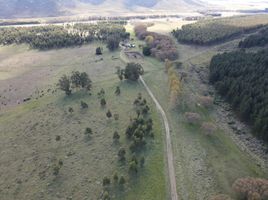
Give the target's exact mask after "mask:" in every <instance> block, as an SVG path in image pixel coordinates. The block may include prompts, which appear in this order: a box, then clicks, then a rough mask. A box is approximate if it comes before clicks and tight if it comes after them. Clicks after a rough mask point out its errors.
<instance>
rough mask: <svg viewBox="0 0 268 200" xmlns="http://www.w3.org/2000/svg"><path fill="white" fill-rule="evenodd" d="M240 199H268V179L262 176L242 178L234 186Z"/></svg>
mask: <svg viewBox="0 0 268 200" xmlns="http://www.w3.org/2000/svg"><path fill="white" fill-rule="evenodd" d="M232 188H233V190H234V191H235V193H236V195H237V197H238V198H240V199H250V200H251V199H252V200H262V199H268V180H265V179H260V178H242V179H238V180H236V181H235V182H234V184H233V186H232Z"/></svg>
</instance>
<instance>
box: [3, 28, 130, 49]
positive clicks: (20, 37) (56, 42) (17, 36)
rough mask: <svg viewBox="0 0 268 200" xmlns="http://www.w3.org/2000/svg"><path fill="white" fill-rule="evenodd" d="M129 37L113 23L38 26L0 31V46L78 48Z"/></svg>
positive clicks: (123, 29)
mask: <svg viewBox="0 0 268 200" xmlns="http://www.w3.org/2000/svg"><path fill="white" fill-rule="evenodd" d="M128 37H129V34H128V33H126V30H125V28H124V27H123V25H120V24H114V23H98V24H76V25H74V26H71V25H67V26H65V27H64V26H52V25H51V26H40V27H18V28H2V29H0V44H3V45H9V44H14V43H16V44H22V43H26V44H29V45H30V46H31V47H32V48H36V49H41V50H43V49H52V48H62V47H70V46H78V45H82V44H86V43H90V42H92V41H94V40H99V41H103V42H107V41H108V40H111V39H113V38H116V41H118V38H119V40H123V39H126V38H128Z"/></svg>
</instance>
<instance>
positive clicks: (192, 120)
mask: <svg viewBox="0 0 268 200" xmlns="http://www.w3.org/2000/svg"><path fill="white" fill-rule="evenodd" d="M184 116H185V118H186V120H187V122H188V123H189V124H198V123H199V122H200V120H201V116H200V115H199V114H198V113H192V112H186V113H185V114H184Z"/></svg>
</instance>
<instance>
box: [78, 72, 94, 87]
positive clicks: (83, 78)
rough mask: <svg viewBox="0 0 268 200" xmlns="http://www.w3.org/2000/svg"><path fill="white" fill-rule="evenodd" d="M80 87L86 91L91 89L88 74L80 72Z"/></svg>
mask: <svg viewBox="0 0 268 200" xmlns="http://www.w3.org/2000/svg"><path fill="white" fill-rule="evenodd" d="M79 78H80V85H81V87H82V88H86V89H87V90H90V89H91V80H90V78H89V77H88V74H87V73H86V72H82V73H81V74H80V77H79Z"/></svg>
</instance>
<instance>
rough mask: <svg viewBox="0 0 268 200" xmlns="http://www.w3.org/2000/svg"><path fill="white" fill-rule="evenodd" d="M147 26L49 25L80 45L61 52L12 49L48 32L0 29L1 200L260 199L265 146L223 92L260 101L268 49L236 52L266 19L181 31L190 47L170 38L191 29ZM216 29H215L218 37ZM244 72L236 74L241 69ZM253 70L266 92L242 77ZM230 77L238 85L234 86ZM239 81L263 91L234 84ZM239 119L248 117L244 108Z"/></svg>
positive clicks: (219, 22)
mask: <svg viewBox="0 0 268 200" xmlns="http://www.w3.org/2000/svg"><path fill="white" fill-rule="evenodd" d="M241 19H247V21H246V22H241ZM150 23H151V24H150V25H151V26H149V27H148V24H149V23H148V22H146V24H143V23H142V20H141V23H138V22H135V23H127V24H125V22H122V23H121V22H120V23H112V27H119V28H118V29H117V28H116V29H113V28H111V29H110V28H109V30H106V29H105V25H104V26H101V27H104V28H99V26H98V24H97V25H94V26H93V25H92V24H76V25H74V26H72V27H71V28H70V27H69V28H67V29H65V28H64V27H62V26H59V27H58V28H55V27H54V26H53V28H52V29H53V30H52V33H54V30H55V29H57V30H55V31H56V32H57V33H58V32H61V31H63V32H67V34H69V33H68V31H70V30H71V29H75V30H76V31H78V34H77V37H79V38H80V39H81V38H82V42H81V41H80V42H81V43H79V45H78V46H77V44H75V45H67V44H68V42H67V43H64V44H66V46H65V45H60V46H57V48H55V47H54V46H53V47H52V48H33V46H32V45H29V44H31V43H30V42H25V40H23V42H16V38H20V36H18V35H21V33H22V32H20V31H21V30H23V34H22V35H24V31H26V30H40V29H41V30H44V29H46V28H44V27H39V28H36V29H35V28H30V29H4V30H8V31H9V33H12V31H15V36H14V37H12V34H11V36H10V37H11V38H13V39H12V40H11V41H12V42H10V43H6V44H5V45H4V46H0V141H1V145H0V152H1V154H0V161H1V162H0V196H1V197H2V198H3V199H5V200H13V199H20V200H24V199H25V200H31V199H33V200H35V199H68V200H71V199H101V200H108V199H116V200H136V199H141V200H150V199H156V200H163V199H171V198H172V197H171V196H173V199H174V197H175V199H176V196H178V199H182V200H188V199H191V200H199V199H202V200H208V199H209V200H213V199H214V200H215V199H218V198H219V197H222V198H223V196H222V195H224V197H225V198H227V199H228V198H229V197H230V198H232V199H239V195H242V196H243V195H245V194H244V193H243V192H244V191H246V192H247V191H248V188H246V186H248V185H250V192H249V193H247V194H246V195H247V196H245V197H246V198H248V199H250V198H252V196H250V195H251V193H252V194H254V195H256V193H257V195H259V196H260V197H262V198H264V199H265V198H266V196H265V192H267V190H268V183H267V180H266V179H267V177H268V171H267V169H268V156H267V152H266V151H267V144H266V143H264V142H262V141H261V140H258V139H257V138H256V137H254V135H253V134H252V133H253V132H252V130H251V129H250V127H249V126H247V125H246V124H245V123H244V122H242V121H241V120H240V118H239V116H238V115H237V113H236V112H235V111H234V110H233V109H232V108H231V107H230V106H228V104H227V103H226V102H225V100H224V99H222V96H220V95H219V93H218V91H220V88H221V87H223V88H226V87H228V89H229V91H230V92H233V93H234V94H233V95H230V96H231V97H233V96H237V95H235V94H236V93H237V92H236V89H237V88H235V87H232V85H241V89H243V88H246V89H252V88H253V90H252V91H246V92H245V93H243V94H244V95H248V94H252V92H253V93H254V92H256V93H257V94H256V95H255V97H256V98H257V99H254V98H253V99H251V98H248V96H246V98H243V97H244V96H239V97H240V99H238V100H239V101H241V102H242V103H241V105H245V104H247V103H246V102H248V100H250V101H253V102H254V101H263V102H266V100H263V98H265V94H264V93H263V92H262V91H261V89H260V88H262V87H264V86H265V80H266V79H265V75H266V73H265V68H264V67H263V66H264V65H265V62H266V60H265V58H266V57H267V55H266V54H267V51H260V52H259V53H256V52H257V51H256V49H255V48H249V49H244V50H243V51H245V52H238V51H239V49H240V48H239V43H240V42H241V41H243V40H244V39H245V38H247V37H248V36H249V37H250V36H251V35H252V34H255V33H254V31H252V32H251V31H249V30H253V29H254V30H256V29H259V28H260V27H261V26H262V25H264V24H266V23H268V18H267V16H266V15H265V16H264V15H263V16H247V17H241V16H240V17H236V18H221V19H215V20H207V21H199V22H197V23H194V24H190V25H185V27H188V28H189V27H190V28H189V30H190V33H191V34H189V37H190V38H192V39H193V38H194V37H196V35H198V36H200V37H197V38H196V39H197V41H196V42H195V41H193V40H192V39H189V41H190V43H189V44H185V42H186V41H181V40H180V39H179V41H181V43H178V42H177V39H178V38H177V36H178V35H176V34H177V33H178V32H180V31H184V30H186V29H188V28H186V29H184V28H182V30H180V29H178V30H176V31H174V32H173V35H174V36H175V37H172V33H171V30H172V29H174V28H175V24H173V22H170V21H160V22H159V21H157V20H156V21H152V22H150ZM185 23H192V22H185ZM213 24H214V25H215V24H216V25H215V26H217V27H218V26H219V25H220V26H221V27H222V29H221V30H217V31H218V32H216V30H215V26H214V25H213ZM102 25H103V24H102ZM180 25H181V23H178V24H177V27H179V28H180ZM201 25H202V26H201ZM92 27H93V28H92ZM227 27H228V28H227ZM50 28H51V27H50V26H49V27H47V29H49V30H47V31H48V32H50V31H51V30H50ZM18 30H19V33H18V32H17V31H18ZM90 30H93V32H94V33H92V34H91V36H94V39H92V40H90V42H87V41H86V40H84V39H85V38H86V37H85V36H83V35H81V34H80V33H82V32H83V33H84V32H90ZM113 30H114V31H113ZM111 31H112V32H113V33H114V34H112V36H113V37H110V38H109V37H108V36H109V35H111V34H110V33H111ZM248 31H249V32H248ZM34 33H36V32H34ZM207 33H210V35H206V34H207ZM8 35H10V34H8ZM26 35H27V34H26ZM60 35H61V36H60V37H58V38H60V40H62V39H63V38H62V37H64V34H60ZM71 35H72V34H71ZM205 35H206V37H205ZM234 35H236V37H233V36H234ZM24 36H25V35H24ZM2 37H3V35H2ZM33 37H36V36H33ZM0 38H1V36H0ZM21 38H23V39H25V37H21ZM52 38H54V36H53V37H52ZM67 38H68V37H67ZM4 40H5V41H7V40H8V39H7V38H5V39H4ZM40 41H43V40H42V39H40ZM216 41H217V42H216ZM214 42H216V43H214ZM2 43H5V42H2ZM193 43H195V44H193ZM200 44H210V45H209V46H208V45H207V46H205V45H203V46H202V45H200ZM66 47H68V48H66ZM259 48H265V46H261V47H258V50H259ZM167 50H169V51H167ZM226 52H227V53H226ZM218 54H220V55H218ZM265 56H266V57H265ZM241 57H242V58H244V60H242V59H240V58H241ZM230 58H232V59H230ZM254 59H257V60H262V61H261V62H260V65H258V67H256V69H258V70H252V68H253V67H255V64H254V63H255V62H257V61H256V60H254ZM211 60H212V62H211ZM233 60H234V61H236V62H235V63H233V62H232V61H233ZM224 63H227V64H228V67H226V66H225V65H222V64H224ZM240 63H243V66H244V68H243V69H242V68H239V67H238V66H236V65H239V66H240ZM233 66H235V69H236V70H234V71H233V69H234V68H233ZM254 69H255V68H254ZM237 70H239V71H237ZM222 71H223V72H222ZM253 71H254V72H255V71H256V72H258V73H259V76H258V77H261V78H262V79H260V80H262V81H261V83H259V82H258V80H259V79H258V80H257V79H256V76H252V77H251V76H250V77H249V76H247V75H249V74H250V72H253ZM219 72H222V73H220V75H224V76H220V75H219V74H218V73H219ZM229 72H232V73H229ZM236 73H238V75H239V74H243V75H244V76H243V77H240V78H239V79H235V78H233V77H236V76H237V74H236ZM140 75H142V78H141V79H140V80H139V76H140ZM209 75H210V76H209ZM227 75H234V76H231V77H228V76H227ZM257 75H258V74H257ZM212 77H214V79H212ZM215 77H216V78H215ZM82 78H84V79H82ZM243 78H245V79H246V81H247V82H249V81H248V80H251V81H250V82H251V83H252V84H255V86H256V87H257V88H259V89H254V87H251V86H250V87H248V85H247V84H246V85H244V84H241V82H245V80H244V79H243ZM226 79H228V80H229V79H230V81H224V80H226ZM209 81H212V82H213V83H214V82H215V85H216V87H215V89H216V90H215V89H214V87H213V85H210V82H209ZM218 82H221V84H218V85H217V83H218ZM223 84H224V85H223ZM224 94H225V93H224ZM224 94H222V95H224ZM266 96H267V95H266ZM229 100H230V101H231V103H232V101H233V99H232V98H230V99H229ZM158 104H160V105H158ZM256 105H257V106H258V108H259V107H260V106H262V105H264V104H262V103H260V104H256ZM244 108H246V109H244ZM255 108H256V109H255ZM258 108H257V107H254V113H257V112H258V113H259V114H260V116H261V117H262V118H263V119H266V118H265V116H266V114H267V113H266V112H265V108H263V110H260V109H258ZM241 109H242V110H239V112H241V113H244V111H247V112H246V114H248V107H247V106H246V105H245V106H244V107H243V108H242V107H241ZM159 111H160V113H159ZM244 114H245V113H244ZM261 114H264V115H265V116H264V117H263V116H262V115H261ZM253 117H254V115H253ZM251 118H252V117H250V119H251ZM163 119H164V120H163ZM257 121H258V123H257V124H258V126H257V128H260V130H264V133H262V134H261V135H259V136H260V138H263V139H267V138H266V135H265V130H266V129H265V128H267V127H266V126H265V122H266V121H261V122H262V123H261V126H259V125H260V123H259V122H260V120H257ZM253 122H255V121H253ZM168 129H170V131H168ZM259 132H260V131H259ZM260 133H261V132H260ZM165 134H166V135H165ZM169 136H170V140H166V139H167V138H168V137H169ZM170 152H172V153H170ZM265 152H266V153H265ZM172 154H173V156H171V155H172ZM167 156H169V157H167ZM170 156H171V157H170ZM171 160H173V162H174V166H171V165H170V161H171ZM172 168H174V171H173V170H172V171H173V172H174V173H175V175H172V173H170V169H172ZM170 175H171V176H172V177H169V176H170ZM248 177H250V178H248ZM175 186H176V189H175V188H173V187H175ZM171 187H172V188H171ZM174 191H177V195H174ZM219 195H220V196H219Z"/></svg>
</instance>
